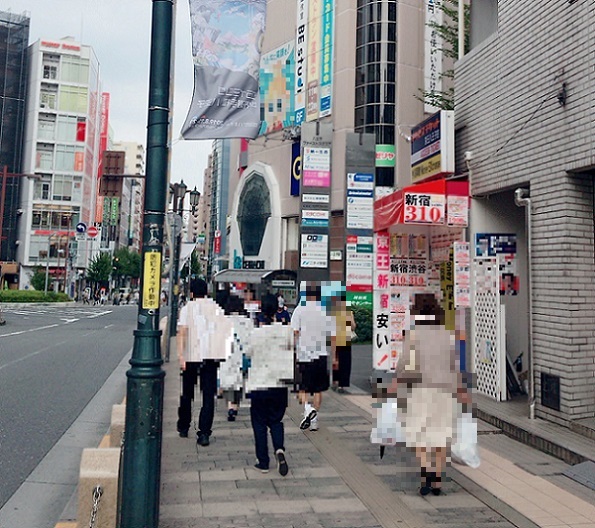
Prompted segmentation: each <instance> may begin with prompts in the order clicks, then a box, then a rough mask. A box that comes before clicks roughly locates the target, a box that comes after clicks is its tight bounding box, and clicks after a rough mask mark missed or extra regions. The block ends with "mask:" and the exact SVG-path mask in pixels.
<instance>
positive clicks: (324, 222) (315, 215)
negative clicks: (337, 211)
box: [302, 209, 330, 227]
mask: <svg viewBox="0 0 595 528" xmlns="http://www.w3.org/2000/svg"><path fill="white" fill-rule="evenodd" d="M329 217H330V212H329V211H328V210H319V209H304V210H302V226H303V227H328V226H329Z"/></svg>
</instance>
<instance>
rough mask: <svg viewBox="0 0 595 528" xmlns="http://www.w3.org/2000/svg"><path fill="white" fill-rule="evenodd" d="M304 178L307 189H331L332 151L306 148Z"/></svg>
mask: <svg viewBox="0 0 595 528" xmlns="http://www.w3.org/2000/svg"><path fill="white" fill-rule="evenodd" d="M302 178H303V185H304V186H305V187H330V184H331V149H330V148H327V147H304V157H303V160H302Z"/></svg>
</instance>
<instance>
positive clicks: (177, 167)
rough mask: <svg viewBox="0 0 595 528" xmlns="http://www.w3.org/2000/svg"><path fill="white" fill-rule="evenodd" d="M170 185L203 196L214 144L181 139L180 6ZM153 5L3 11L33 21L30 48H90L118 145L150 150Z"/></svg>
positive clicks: (22, 2) (186, 91)
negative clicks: (44, 43) (62, 43)
mask: <svg viewBox="0 0 595 528" xmlns="http://www.w3.org/2000/svg"><path fill="white" fill-rule="evenodd" d="M176 9H177V16H176V29H175V31H176V39H175V42H176V54H175V88H174V113H173V130H172V139H173V146H172V151H171V155H172V174H171V181H172V182H176V181H180V179H182V178H183V179H184V182H186V183H187V184H188V186H189V187H190V188H192V187H193V186H194V185H196V186H198V189H199V190H200V191H202V179H203V171H204V169H205V168H206V164H207V156H208V153H209V152H210V150H211V143H212V142H211V141H184V140H183V139H179V137H180V129H181V128H182V124H183V122H184V119H185V117H186V113H187V111H188V107H189V105H190V100H191V98H192V90H193V70H192V50H191V38H190V20H189V15H188V1H187V0H178V1H177V8H176ZM151 10H152V2H151V1H150V0H0V11H12V12H13V13H16V14H23V13H24V12H26V14H27V15H28V16H29V17H30V18H31V26H30V33H29V43H33V42H35V41H37V40H38V39H40V38H42V39H54V40H57V39H60V38H62V37H65V36H71V37H74V38H75V40H77V41H78V42H81V43H82V44H86V45H89V46H92V47H93V49H94V51H95V54H96V55H97V59H98V60H99V64H100V76H101V80H102V85H103V91H104V92H109V93H110V94H111V104H110V117H109V120H110V125H111V126H112V128H113V133H114V139H115V140H116V141H136V142H138V143H142V144H143V145H145V146H146V126H147V100H148V87H149V49H150V48H149V44H150V33H151Z"/></svg>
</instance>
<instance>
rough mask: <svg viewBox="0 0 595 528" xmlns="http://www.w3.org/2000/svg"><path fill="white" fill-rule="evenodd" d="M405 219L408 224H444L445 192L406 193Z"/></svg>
mask: <svg viewBox="0 0 595 528" xmlns="http://www.w3.org/2000/svg"><path fill="white" fill-rule="evenodd" d="M404 198H405V209H404V218H403V221H404V223H406V224H438V225H440V224H444V209H445V198H444V195H443V194H415V193H406V194H405V197H404Z"/></svg>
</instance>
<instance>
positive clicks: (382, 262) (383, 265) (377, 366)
mask: <svg viewBox="0 0 595 528" xmlns="http://www.w3.org/2000/svg"><path fill="white" fill-rule="evenodd" d="M389 248H390V246H389V234H388V231H386V230H383V231H378V232H376V233H374V264H375V267H374V319H373V329H372V331H373V336H372V339H373V343H372V346H373V353H372V360H373V369H374V370H384V371H390V370H394V367H395V366H396V364H395V363H396V362H395V360H396V358H393V357H392V356H393V353H392V350H391V348H392V347H391V339H390V326H391V325H390V280H389V279H390V249H389ZM395 356H396V354H395Z"/></svg>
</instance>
